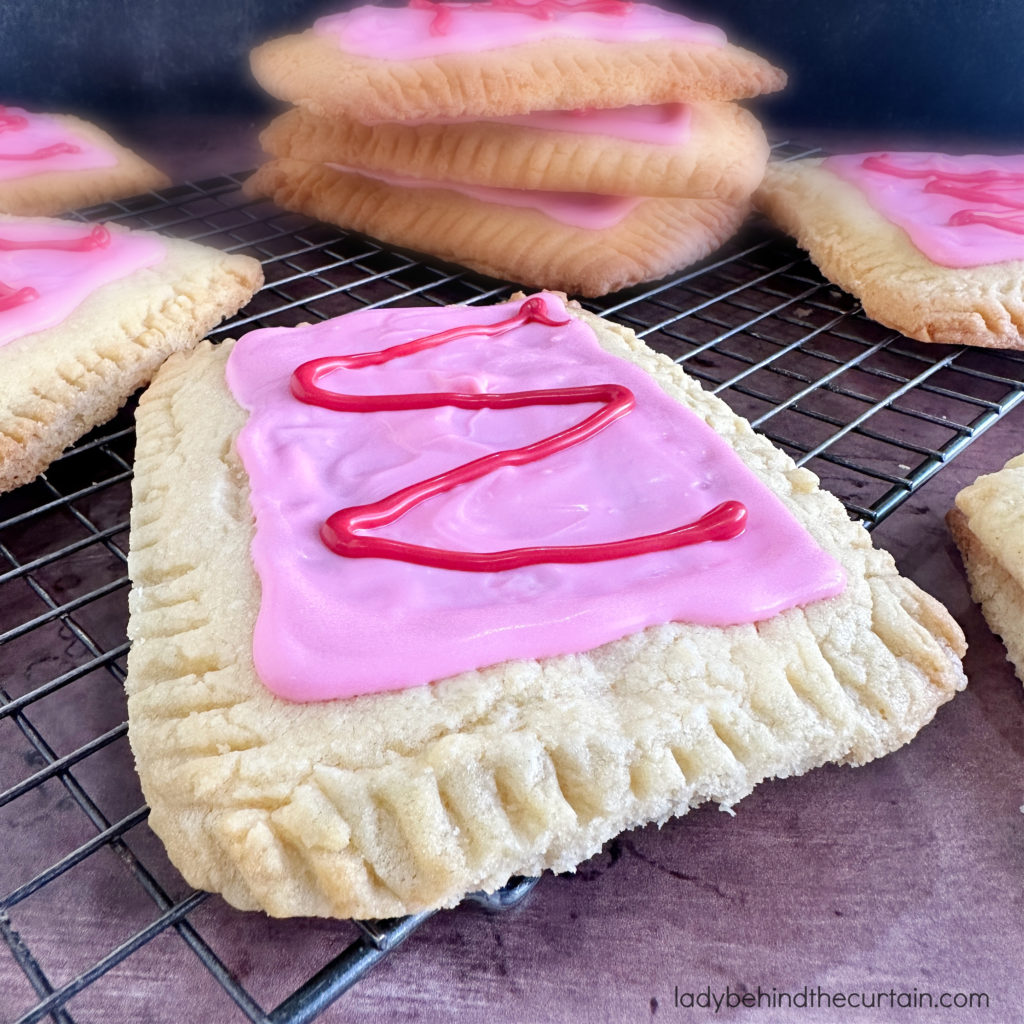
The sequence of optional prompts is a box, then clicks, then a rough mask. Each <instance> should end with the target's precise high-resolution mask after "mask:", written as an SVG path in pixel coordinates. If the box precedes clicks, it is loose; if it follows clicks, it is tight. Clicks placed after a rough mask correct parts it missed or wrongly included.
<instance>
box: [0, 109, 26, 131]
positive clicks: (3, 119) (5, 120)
mask: <svg viewBox="0 0 1024 1024" xmlns="http://www.w3.org/2000/svg"><path fill="white" fill-rule="evenodd" d="M27 127H28V118H27V117H25V116H24V115H23V114H8V113H7V108H6V107H0V132H8V131H9V132H20V131H21V130H22V129H24V128H27Z"/></svg>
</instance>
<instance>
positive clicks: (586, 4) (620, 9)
mask: <svg viewBox="0 0 1024 1024" xmlns="http://www.w3.org/2000/svg"><path fill="white" fill-rule="evenodd" d="M453 6H455V5H452V4H448V3H445V2H444V0H409V8H410V10H414V11H433V12H434V17H433V19H432V20H431V22H430V34H431V35H432V36H446V35H448V32H449V31H450V30H451V24H452V8H453ZM457 6H462V5H457ZM632 7H633V4H632V3H631V2H630V0H477V2H476V3H474V4H473V10H474V11H511V12H513V13H516V14H528V15H529V16H530V17H531V18H537V19H538V20H540V21H551V19H552V18H554V17H555V15H556V14H559V13H563V12H565V13H569V12H572V11H588V12H591V13H594V14H609V15H615V16H618V17H622V16H623V15H626V14H628V13H629V12H630V10H631V9H632Z"/></svg>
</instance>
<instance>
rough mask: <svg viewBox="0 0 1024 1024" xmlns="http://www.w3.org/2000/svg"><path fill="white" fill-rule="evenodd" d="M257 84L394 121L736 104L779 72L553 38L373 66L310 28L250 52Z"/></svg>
mask: <svg viewBox="0 0 1024 1024" xmlns="http://www.w3.org/2000/svg"><path fill="white" fill-rule="evenodd" d="M250 64H251V67H252V71H253V75H254V76H255V78H256V81H257V82H259V84H260V85H261V86H262V87H263V88H264V89H265V90H266V91H267V92H269V93H270V94H271V95H272V96H275V97H277V99H280V100H286V101H287V102H289V103H294V104H296V105H298V106H301V107H305V108H306V109H307V110H309V111H310V112H311V113H313V114H316V115H317V116H319V117H335V116H344V117H350V118H353V119H355V120H357V121H364V122H372V121H400V120H403V119H413V118H429V117H466V116H473V115H476V116H485V115H486V116H494V115H497V116H500V115H503V114H523V113H526V112H528V111H530V110H577V109H580V108H583V107H621V106H626V105H628V104H639V103H667V102H673V101H676V100H683V101H700V100H736V99H745V98H748V97H751V96H757V95H759V94H760V93H765V92H773V91H775V90H777V89H781V88H782V87H783V86H784V85H785V84H786V76H785V74H784V73H783V72H782V71H780V70H779V69H778V68H775V67H773V66H772V65H771V64H769V63H768V61H766V60H764V58H762V57H759V56H758V55H757V54H754V53H751V52H749V51H748V50H744V49H742V48H741V47H738V46H733V45H731V44H726V45H724V46H711V45H707V44H698V43H682V42H673V41H668V40H656V41H652V42H646V43H598V42H592V41H589V40H585V39H559V40H555V41H548V42H537V43H528V44H523V45H520V46H509V47H503V48H500V49H494V50H486V51H484V52H481V53H453V54H445V55H442V56H438V57H424V58H420V59H417V60H378V59H373V58H368V57H357V56H355V55H354V54H350V53H346V52H345V51H344V50H342V49H341V48H340V47H339V46H338V43H337V42H336V41H335V40H334V39H332V38H330V37H329V36H321V35H317V34H315V33H314V32H312V31H308V32H303V33H301V34H299V35H291V36H283V37H281V38H279V39H272V40H270V42H267V43H264V44H263V45H262V46H258V47H257V48H256V49H255V50H253V52H252V54H251V57H250Z"/></svg>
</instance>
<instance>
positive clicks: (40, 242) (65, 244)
mask: <svg viewBox="0 0 1024 1024" xmlns="http://www.w3.org/2000/svg"><path fill="white" fill-rule="evenodd" d="M109 245H110V232H109V231H108V230H107V229H106V228H105V227H104V226H103V225H102V224H97V225H96V226H95V227H94V228H93V229H92V231H90V232H89V234H87V235H79V237H78V238H54V239H37V240H35V241H28V240H26V241H18V240H17V239H12V238H0V252H16V251H18V250H20V249H58V250H60V251H61V252H91V251H93V250H94V249H106V248H107V246H109ZM38 298H39V292H37V291H36V290H35V288H11V287H10V286H9V285H6V284H4V283H3V281H0V313H2V312H4V310H7V309H14V307H15V306H23V305H24V304H25V303H26V302H32V301H33V300H34V299H38Z"/></svg>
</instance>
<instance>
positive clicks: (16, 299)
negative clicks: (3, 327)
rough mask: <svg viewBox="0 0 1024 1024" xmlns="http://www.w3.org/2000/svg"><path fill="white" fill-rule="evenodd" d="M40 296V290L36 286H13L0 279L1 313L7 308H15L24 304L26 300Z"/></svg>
mask: <svg viewBox="0 0 1024 1024" xmlns="http://www.w3.org/2000/svg"><path fill="white" fill-rule="evenodd" d="M38 298H39V292H37V291H36V290H35V288H11V287H10V286H9V285H6V284H4V283H3V281H0V313H2V312H3V311H4V310H5V309H14V307H15V306H23V305H24V304H25V303H26V302H31V301H32V300H33V299H38Z"/></svg>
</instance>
